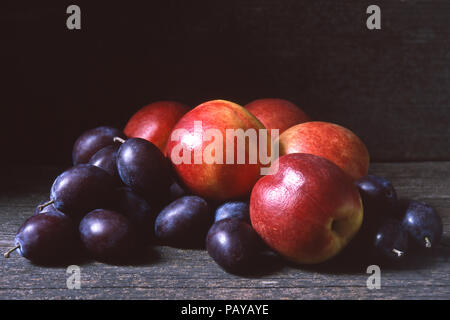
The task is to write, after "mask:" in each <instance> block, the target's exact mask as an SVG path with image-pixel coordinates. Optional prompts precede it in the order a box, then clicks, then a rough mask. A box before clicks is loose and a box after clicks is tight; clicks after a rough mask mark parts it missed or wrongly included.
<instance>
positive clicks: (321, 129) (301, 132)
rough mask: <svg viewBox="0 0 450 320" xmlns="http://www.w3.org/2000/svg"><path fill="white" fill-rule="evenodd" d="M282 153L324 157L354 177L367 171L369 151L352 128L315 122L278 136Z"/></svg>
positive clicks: (357, 177)
mask: <svg viewBox="0 0 450 320" xmlns="http://www.w3.org/2000/svg"><path fill="white" fill-rule="evenodd" d="M279 145H280V155H285V154H289V153H310V154H314V155H316V156H321V157H324V158H326V159H328V160H330V161H332V162H334V163H335V164H337V165H338V166H339V167H340V168H341V169H342V170H344V171H345V172H346V173H348V174H349V175H350V176H351V177H352V178H353V179H354V180H356V179H359V178H361V177H362V176H365V175H366V174H367V171H368V169H369V152H368V151H367V148H366V146H365V145H364V143H363V142H362V141H361V139H359V138H358V137H357V136H356V135H355V134H354V133H353V132H351V131H350V130H348V129H346V128H344V127H342V126H339V125H337V124H333V123H329V122H320V121H312V122H305V123H302V124H298V125H296V126H293V127H291V128H289V129H288V130H286V131H285V132H283V133H282V134H281V135H280V138H279Z"/></svg>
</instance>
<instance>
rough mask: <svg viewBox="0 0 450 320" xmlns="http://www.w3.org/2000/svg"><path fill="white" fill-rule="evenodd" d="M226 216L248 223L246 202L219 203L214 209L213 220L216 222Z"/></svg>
mask: <svg viewBox="0 0 450 320" xmlns="http://www.w3.org/2000/svg"><path fill="white" fill-rule="evenodd" d="M227 218H236V219H240V220H242V221H245V222H247V223H250V212H249V205H248V202H244V201H231V202H225V203H224V204H222V205H220V206H219V207H218V208H217V210H216V215H215V219H214V221H215V222H217V221H220V220H223V219H227Z"/></svg>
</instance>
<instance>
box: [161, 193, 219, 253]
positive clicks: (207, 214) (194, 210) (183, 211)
mask: <svg viewBox="0 0 450 320" xmlns="http://www.w3.org/2000/svg"><path fill="white" fill-rule="evenodd" d="M211 223H212V213H211V210H210V207H209V205H208V203H207V202H206V201H205V200H204V199H202V198H200V197H197V196H185V197H182V198H179V199H177V200H175V201H173V202H172V203H171V204H169V205H168V206H166V207H165V208H164V209H163V210H162V211H161V212H160V213H159V215H158V217H157V218H156V222H155V235H156V237H157V239H159V240H160V241H161V242H162V243H163V244H166V245H169V246H173V247H196V246H199V245H204V242H205V236H206V233H207V232H208V229H209V227H210V226H211Z"/></svg>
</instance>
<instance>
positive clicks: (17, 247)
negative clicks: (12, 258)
mask: <svg viewBox="0 0 450 320" xmlns="http://www.w3.org/2000/svg"><path fill="white" fill-rule="evenodd" d="M19 248H20V244H18V245H16V246H15V247H14V248H11V249H9V250H8V251H6V252H5V253H4V254H3V256H4V257H5V258H6V259H8V258H9V255H10V254H11V253H13V252H14V251H16V250H17V249H19Z"/></svg>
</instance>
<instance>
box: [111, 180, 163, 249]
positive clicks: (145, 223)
mask: <svg viewBox="0 0 450 320" xmlns="http://www.w3.org/2000/svg"><path fill="white" fill-rule="evenodd" d="M116 203H117V205H116V208H117V211H118V212H120V213H122V214H124V215H126V216H127V217H128V219H129V220H130V222H131V223H132V224H133V225H134V227H135V229H136V232H137V236H138V238H139V240H141V241H142V242H143V243H148V242H149V241H150V240H152V239H153V238H154V233H155V220H156V216H157V214H158V211H157V209H156V208H155V207H153V206H151V205H150V204H149V203H148V202H147V201H146V200H145V199H144V198H142V197H141V196H139V195H138V194H136V193H135V192H133V190H131V189H130V188H128V187H122V188H119V189H117V191H116Z"/></svg>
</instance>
